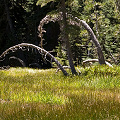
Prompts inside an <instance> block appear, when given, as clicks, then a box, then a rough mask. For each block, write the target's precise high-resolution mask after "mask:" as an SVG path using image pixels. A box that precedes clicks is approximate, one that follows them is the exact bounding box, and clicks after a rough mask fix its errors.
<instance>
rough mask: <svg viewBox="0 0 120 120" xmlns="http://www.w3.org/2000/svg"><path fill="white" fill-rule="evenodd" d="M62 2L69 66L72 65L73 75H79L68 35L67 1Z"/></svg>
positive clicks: (61, 0) (62, 0)
mask: <svg viewBox="0 0 120 120" xmlns="http://www.w3.org/2000/svg"><path fill="white" fill-rule="evenodd" d="M60 2H61V11H62V16H63V20H62V21H63V34H64V39H65V43H66V49H67V54H68V61H69V65H70V68H71V72H72V74H77V72H76V70H75V67H74V64H73V59H72V52H71V48H70V42H69V38H68V33H67V18H66V7H65V0H60Z"/></svg>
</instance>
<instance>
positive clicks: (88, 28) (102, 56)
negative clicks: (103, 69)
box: [80, 20, 106, 64]
mask: <svg viewBox="0 0 120 120" xmlns="http://www.w3.org/2000/svg"><path fill="white" fill-rule="evenodd" d="M80 22H81V24H82V25H83V26H84V28H85V29H86V30H87V31H88V33H89V35H90V37H91V39H92V41H93V43H94V44H95V46H96V48H97V54H98V60H99V63H100V64H106V63H105V59H104V55H103V52H102V49H101V46H100V44H99V42H98V40H97V38H96V36H95V34H94V32H93V31H92V29H91V28H90V26H89V25H88V24H87V23H86V22H85V21H83V20H80Z"/></svg>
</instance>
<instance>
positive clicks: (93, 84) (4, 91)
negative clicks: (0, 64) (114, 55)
mask: <svg viewBox="0 0 120 120" xmlns="http://www.w3.org/2000/svg"><path fill="white" fill-rule="evenodd" d="M79 69H80V70H81V74H80V75H79V76H72V75H70V76H68V77H65V76H64V75H63V74H62V72H58V73H57V74H56V73H55V71H56V70H55V69H47V70H36V69H29V68H11V69H9V70H1V71H0V120H1V119H2V120H5V119H6V120H9V119H10V120H13V119H17V120H21V119H25V120H26V119H29V120H39V119H42V120H43V119H44V120H97V119H100V120H103V119H105V120H109V119H110V120H112V119H115V120H117V119H120V112H119V111H120V67H118V66H114V68H109V67H107V66H93V67H89V68H88V67H87V68H85V69H84V68H79ZM68 72H70V71H69V70H68Z"/></svg>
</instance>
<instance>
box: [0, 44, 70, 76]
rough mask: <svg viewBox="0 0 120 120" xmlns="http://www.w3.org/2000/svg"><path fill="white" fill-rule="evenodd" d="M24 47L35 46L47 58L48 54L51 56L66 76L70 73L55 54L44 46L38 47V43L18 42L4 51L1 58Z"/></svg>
mask: <svg viewBox="0 0 120 120" xmlns="http://www.w3.org/2000/svg"><path fill="white" fill-rule="evenodd" d="M24 47H26V49H27V47H28V48H29V47H30V48H33V49H37V50H38V52H39V53H40V54H44V56H45V59H46V56H48V57H50V58H51V60H52V61H54V62H55V63H56V64H57V66H58V67H59V68H60V69H61V71H62V72H63V74H64V75H65V76H67V75H68V73H67V72H66V70H65V69H64V68H63V66H62V65H61V64H60V63H59V61H58V60H57V59H56V58H55V57H54V56H53V55H51V54H50V53H49V52H47V51H46V50H45V49H42V48H40V47H38V46H36V45H33V44H29V43H21V44H18V45H15V46H12V47H10V48H8V49H7V50H6V51H4V52H3V53H2V54H1V55H0V59H2V58H3V57H5V55H6V54H8V53H9V52H10V51H11V52H13V51H16V50H18V49H21V50H23V49H25V48H24Z"/></svg>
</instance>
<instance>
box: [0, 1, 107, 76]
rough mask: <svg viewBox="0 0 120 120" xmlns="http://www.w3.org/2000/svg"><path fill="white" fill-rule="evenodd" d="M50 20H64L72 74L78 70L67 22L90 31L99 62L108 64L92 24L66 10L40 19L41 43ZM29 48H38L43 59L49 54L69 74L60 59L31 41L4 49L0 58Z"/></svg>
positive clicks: (64, 31) (63, 3)
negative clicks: (74, 60) (75, 66)
mask: <svg viewBox="0 0 120 120" xmlns="http://www.w3.org/2000/svg"><path fill="white" fill-rule="evenodd" d="M48 1H50V0H48ZM60 1H61V4H62V5H63V6H64V8H65V1H64V0H60ZM62 10H63V9H62ZM67 18H69V19H67ZM50 21H52V22H56V21H63V26H62V28H63V33H64V39H65V43H66V48H67V54H68V59H69V65H70V69H71V71H72V74H76V73H77V72H76V70H75V68H74V64H73V60H72V54H71V49H70V43H69V39H68V34H67V32H66V28H67V23H69V24H72V25H77V26H79V27H80V26H83V27H84V28H85V29H86V30H87V31H88V33H89V35H90V37H91V39H92V41H93V43H94V44H95V46H96V49H97V54H98V61H99V63H100V64H106V62H105V59H104V55H103V53H102V49H101V46H100V44H99V42H98V40H97V38H96V36H95V34H94V32H93V31H92V29H91V28H90V26H89V25H88V24H87V23H86V22H85V21H83V20H80V19H78V18H77V17H73V16H72V15H69V14H67V12H66V11H65V10H63V11H62V12H60V13H58V14H55V15H47V16H45V17H44V18H43V19H42V20H41V21H40V24H39V26H38V30H39V36H40V37H41V43H42V36H43V32H45V30H44V29H43V25H44V24H47V23H49V22H50ZM29 48H32V49H37V50H38V52H39V53H40V54H41V55H42V56H44V57H43V59H45V60H47V56H49V57H50V58H51V62H52V61H54V62H55V63H56V64H57V65H58V67H59V68H60V69H61V70H62V72H63V74H64V75H68V73H67V72H66V71H65V69H64V67H63V66H62V65H61V64H60V63H59V61H57V59H56V58H55V57H54V56H53V55H51V54H50V53H49V52H47V51H46V50H45V49H43V48H41V47H38V46H35V45H33V44H29V43H21V44H18V45H15V46H13V47H10V48H8V49H7V50H6V51H4V52H3V53H2V54H1V56H0V59H2V58H3V57H5V55H6V54H8V53H9V52H14V51H16V50H18V49H21V50H24V49H27V50H29Z"/></svg>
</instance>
